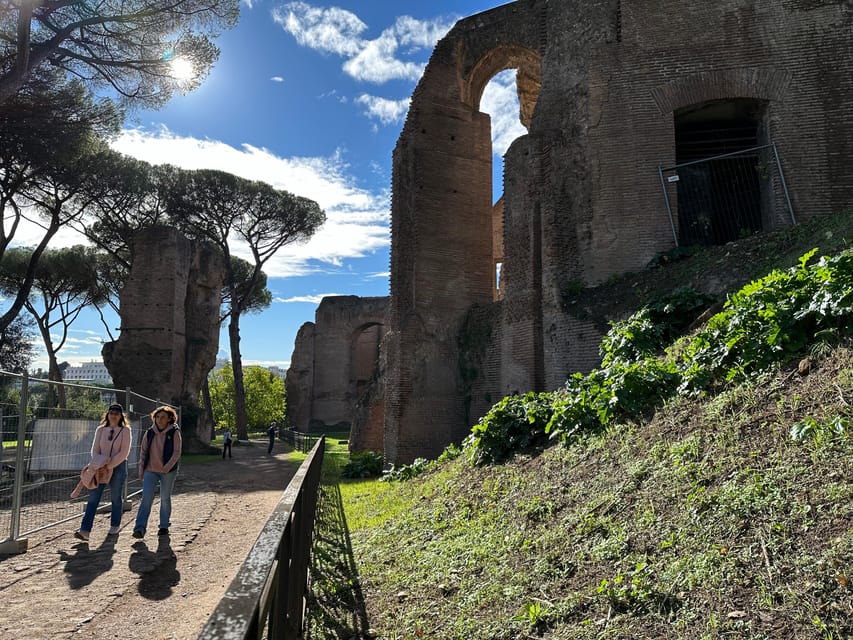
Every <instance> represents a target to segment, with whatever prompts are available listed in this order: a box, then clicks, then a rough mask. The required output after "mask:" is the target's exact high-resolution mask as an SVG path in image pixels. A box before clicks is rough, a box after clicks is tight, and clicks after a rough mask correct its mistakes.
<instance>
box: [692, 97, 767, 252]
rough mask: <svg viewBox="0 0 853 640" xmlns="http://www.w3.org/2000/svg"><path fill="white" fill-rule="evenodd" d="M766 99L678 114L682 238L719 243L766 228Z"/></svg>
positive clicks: (696, 242)
mask: <svg viewBox="0 0 853 640" xmlns="http://www.w3.org/2000/svg"><path fill="white" fill-rule="evenodd" d="M764 112H765V108H764V104H763V103H762V102H760V101H756V100H724V101H715V102H709V103H703V104H701V105H692V106H690V107H686V108H684V109H681V110H679V111H677V112H676V113H675V156H676V163H677V165H678V178H677V179H678V242H679V244H680V245H683V246H689V245H719V244H725V243H726V242H730V241H732V240H737V239H738V238H742V237H744V236H748V235H752V234H753V233H755V232H757V231H760V230H761V229H762V189H763V188H765V187H764V186H763V184H762V182H763V181H762V177H761V175H762V174H761V163H762V150H761V148H760V147H761V145H763V144H764V142H765V141H764V140H763V138H764V132H763V126H762V123H763V120H764Z"/></svg>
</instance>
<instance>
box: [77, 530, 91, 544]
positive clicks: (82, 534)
mask: <svg viewBox="0 0 853 640" xmlns="http://www.w3.org/2000/svg"><path fill="white" fill-rule="evenodd" d="M74 537H75V538H77V539H78V540H83V541H85V542H88V541H89V532H88V531H83V530H82V529H77V531H75V532H74Z"/></svg>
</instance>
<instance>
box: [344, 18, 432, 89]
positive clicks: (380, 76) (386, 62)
mask: <svg viewBox="0 0 853 640" xmlns="http://www.w3.org/2000/svg"><path fill="white" fill-rule="evenodd" d="M398 45H399V41H398V40H397V39H396V38H395V37H394V34H393V33H390V32H388V31H385V32H383V33H382V35H381V36H379V37H378V38H377V39H376V40H371V41H370V42H365V43H364V47H363V48H362V49H361V51H359V52H358V53H357V54H356V55H354V56H353V57H351V58H350V59H349V60H347V61H346V62H344V66H343V69H344V71H345V72H346V73H347V75H350V76H352V77H353V78H355V79H356V80H361V81H364V82H373V83H376V84H383V83H385V82H388V81H389V80H411V81H416V80H417V79H418V78H420V77H421V75H422V74H423V72H424V67H425V66H426V64H425V63H423V62H412V61H404V60H398V59H397V58H396V57H395V54H396V53H397V47H398Z"/></svg>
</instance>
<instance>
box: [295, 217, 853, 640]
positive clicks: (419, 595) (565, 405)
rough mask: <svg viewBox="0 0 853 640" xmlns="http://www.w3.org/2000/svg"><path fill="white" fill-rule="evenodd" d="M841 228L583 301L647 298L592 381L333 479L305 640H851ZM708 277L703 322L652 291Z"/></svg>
mask: <svg viewBox="0 0 853 640" xmlns="http://www.w3.org/2000/svg"><path fill="white" fill-rule="evenodd" d="M845 221H846V222H845ZM850 231H851V228H850V218H849V217H845V216H839V217H837V218H835V219H834V220H833V221H832V222H831V223H830V222H829V221H826V222H823V223H819V224H818V223H815V224H810V225H803V227H801V228H799V229H795V230H790V231H788V233H787V235H786V234H776V235H771V234H768V235H767V236H764V237H761V238H760V239H756V240H758V241H757V242H753V241H752V240H753V239H750V241H744V243H743V246H741V243H736V244H735V245H734V246H727V247H718V248H712V249H710V250H706V251H704V252H702V253H699V254H696V255H692V256H689V257H685V258H684V259H683V260H678V261H675V262H671V263H668V264H664V265H662V266H659V267H656V268H654V269H650V270H648V271H649V273H646V272H643V273H640V274H632V275H631V276H629V277H628V278H625V279H622V280H621V281H616V280H614V281H612V282H609V283H607V284H605V285H602V286H601V287H597V288H596V289H595V290H587V291H581V292H576V294H577V302H576V304H578V305H580V304H583V305H585V307H584V308H585V309H586V312H588V313H591V314H592V313H597V309H598V308H599V307H596V301H597V300H598V301H604V300H606V299H607V298H609V299H610V300H611V301H614V300H616V301H620V302H621V301H624V300H626V299H627V298H628V296H629V295H634V296H635V297H634V300H635V301H637V304H635V305H630V304H627V303H625V309H624V312H620V311H619V310H615V311H614V310H613V307H611V308H610V310H609V311H607V312H606V313H604V312H602V313H601V317H602V318H613V317H620V316H621V318H622V320H621V322H618V323H616V324H614V325H613V326H612V327H611V328H610V331H609V333H608V335H607V337H606V338H605V340H604V341H603V342H602V346H601V353H602V364H601V367H600V368H599V369H596V370H595V371H593V372H591V373H590V374H588V375H580V374H578V375H576V376H574V377H573V378H571V379H569V380H568V381H567V383H566V386H565V388H563V389H560V390H558V391H555V392H552V393H542V394H534V393H530V394H525V395H522V396H514V397H510V398H505V399H504V400H502V401H501V402H499V403H498V404H496V405H495V406H494V407H493V408H492V410H491V411H490V412H489V414H488V415H487V416H485V417H484V418H483V420H481V421H480V422H479V423H478V424H477V425H475V426H474V427H473V428H472V432H471V435H470V436H469V437H468V438H467V439H466V441H465V442H464V443H463V446H462V447H461V448H460V447H449V448H448V449H447V450H446V451H445V453H444V454H443V455H442V456H441V458H439V460H437V461H416V463H414V464H413V465H410V466H407V467H403V468H400V469H395V470H394V471H393V472H392V473H391V474H389V476H388V477H386V478H384V479H383V480H379V479H376V478H362V479H358V478H346V477H340V478H339V477H337V476H336V477H334V478H331V477H330V478H327V484H326V486H325V487H324V489H323V496H322V498H321V514H320V519H319V520H318V525H317V542H316V544H315V560H314V564H313V566H312V596H311V599H310V601H309V623H310V627H309V633H308V637H310V638H383V639H385V640H403V639H408V638H437V639H438V638H440V639H459V640H462V639H464V640H504V639H505V640H510V639H513V640H514V639H520V638H544V639H566V640H568V639H581V640H584V639H589V640H592V639H596V640H604V639H625V640H627V639H632V640H633V639H641V638H648V639H652V638H655V639H658V638H672V639H675V638H679V639H696V640H711V639H717V638H743V639H750V640H771V639H773V640H776V639H785V640H806V639H809V640H811V639H814V640H845V639H849V638H853V588H851V578H853V474H851V469H853V440H851V428H850V423H851V413H853V412H851V402H853V252H851V251H850V250H849V249H847V248H846V247H848V246H849V244H848V242H847V239H848V238H850V237H851V235H850ZM815 247H819V250H818V251H811V250H810V249H811V248H815ZM822 256H825V257H822ZM780 262H782V263H783V264H779V263H780ZM774 268H775V269H776V270H772V269H774ZM756 269H757V271H756ZM652 272H656V274H655V275H654V276H651V275H649V274H650V273H652ZM703 278H704V279H705V280H706V281H707V280H708V279H710V278H717V279H718V281H719V282H723V281H724V280H725V281H726V282H727V283H729V282H730V283H733V285H734V286H733V288H729V287H728V285H727V286H726V287H725V288H724V289H721V292H722V291H726V292H729V295H728V302H727V304H726V305H725V306H724V307H717V308H715V309H714V311H718V312H719V313H716V315H710V314H706V315H710V317H707V318H705V319H703V321H702V322H701V323H699V324H697V323H696V322H695V316H692V317H691V314H693V313H695V312H696V311H697V306H696V305H697V298H696V296H694V295H692V294H686V293H684V291H682V292H681V293H679V294H676V295H673V296H670V297H669V298H668V300H667V299H666V298H665V297H664V298H663V299H665V300H667V301H666V303H662V302H661V300H662V298H661V296H660V294H652V293H650V291H651V284H650V283H651V282H652V281H655V282H657V283H660V282H661V281H663V280H668V281H670V282H671V283H672V284H673V287H672V290H671V291H670V293H672V291H674V290H677V289H678V288H679V287H681V286H683V285H688V286H689V285H691V284H694V283H695V279H703ZM741 286H742V288H740V289H739V288H738V287H741ZM707 291H708V290H707V289H706V292H707ZM608 292H609V293H608ZM615 292H618V295H617V294H616V293H615ZM631 292H633V294H632V293H631ZM581 301H582V302H581ZM643 305H646V307H645V308H642V309H641V307H643ZM601 308H602V309H603V306H602V307H601ZM638 309H640V310H639V311H638ZM602 321H603V320H602ZM330 459H332V460H334V457H333V456H331V457H330ZM344 462H345V461H344V460H341V461H340V462H339V463H338V465H337V466H336V465H334V464H333V465H331V467H332V468H334V469H337V470H338V471H340V472H341V473H342V474H343V475H349V476H353V475H355V476H358V475H367V474H368V473H369V470H370V469H369V468H370V463H371V458H370V457H369V456H366V457H359V458H353V459H352V460H350V461H349V463H348V464H344Z"/></svg>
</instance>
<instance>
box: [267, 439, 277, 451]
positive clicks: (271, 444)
mask: <svg viewBox="0 0 853 640" xmlns="http://www.w3.org/2000/svg"><path fill="white" fill-rule="evenodd" d="M274 444H275V438H270V446H268V447H267V453H272V446H273V445H274Z"/></svg>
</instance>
